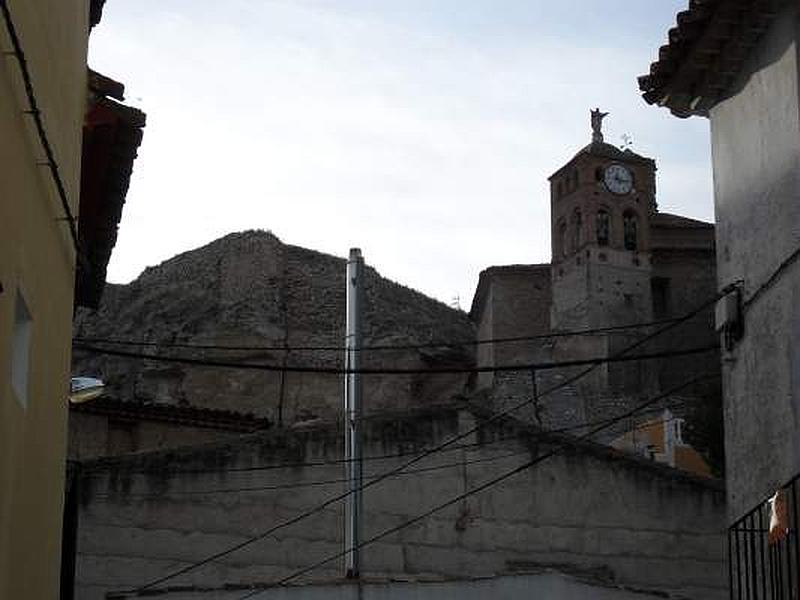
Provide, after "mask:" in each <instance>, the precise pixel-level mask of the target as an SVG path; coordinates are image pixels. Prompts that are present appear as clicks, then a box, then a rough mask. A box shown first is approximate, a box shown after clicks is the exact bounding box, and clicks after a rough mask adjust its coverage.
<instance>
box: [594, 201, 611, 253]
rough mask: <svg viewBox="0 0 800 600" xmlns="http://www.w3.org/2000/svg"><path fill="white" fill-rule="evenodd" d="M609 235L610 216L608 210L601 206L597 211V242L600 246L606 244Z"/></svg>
mask: <svg viewBox="0 0 800 600" xmlns="http://www.w3.org/2000/svg"><path fill="white" fill-rule="evenodd" d="M610 236H611V218H610V217H609V214H608V211H607V210H605V209H604V208H601V209H600V210H598V211H597V243H598V244H599V245H601V246H608V240H609V237H610Z"/></svg>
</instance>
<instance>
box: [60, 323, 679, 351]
mask: <svg viewBox="0 0 800 600" xmlns="http://www.w3.org/2000/svg"><path fill="white" fill-rule="evenodd" d="M676 320H678V318H673V319H662V320H658V321H647V322H642V323H631V324H630V325H617V326H614V327H595V328H592V329H578V330H572V331H551V332H548V333H540V334H535V335H521V336H512V337H499V338H490V339H469V340H450V341H447V340H441V341H432V342H423V343H419V344H366V345H362V346H361V347H359V348H356V350H362V351H363V350H371V351H386V350H421V349H425V348H452V347H454V346H482V345H485V344H509V343H515V342H528V341H535V340H547V339H555V338H563V337H575V336H582V335H597V334H602V333H612V332H615V331H627V330H631V329H645V328H647V327H655V326H658V325H667V324H669V323H672V322H673V321H676ZM73 342H76V343H80V344H89V345H94V344H103V345H111V346H139V347H142V348H181V349H186V350H219V351H235V352H272V351H282V352H302V351H320V352H322V351H327V352H339V351H341V352H344V350H345V346H344V345H341V346H316V345H309V346H288V345H285V344H282V345H268V346H261V345H235V344H234V345H229V344H200V343H191V342H154V341H147V340H121V339H108V338H98V337H82V336H76V337H74V338H73Z"/></svg>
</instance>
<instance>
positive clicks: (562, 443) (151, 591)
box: [108, 375, 717, 600]
mask: <svg viewBox="0 0 800 600" xmlns="http://www.w3.org/2000/svg"><path fill="white" fill-rule="evenodd" d="M712 377H713V378H716V377H717V376H716V375H715V376H711V377H709V376H701V377H696V378H693V379H691V380H689V381H686V382H684V383H682V384H680V385H677V386H675V387H673V388H671V389H670V390H668V391H666V392H663V393H660V394H657V395H656V396H654V397H652V398H650V399H648V400H646V401H644V402H642V403H640V404H638V405H637V406H636V407H634V408H632V409H631V410H628V411H626V412H624V413H622V414H619V415H617V416H615V417H613V418H610V419H607V420H606V421H605V422H603V423H601V424H599V425H597V426H596V427H594V428H592V429H591V430H590V431H588V432H586V433H585V434H583V435H580V436H577V437H576V438H573V439H572V440H569V441H567V440H558V439H554V440H553V444H554V445H556V446H557V447H556V448H554V449H553V450H550V451H548V452H546V453H544V454H540V455H537V456H535V457H533V458H532V459H531V460H529V461H526V462H525V463H523V464H521V465H518V466H517V467H514V468H513V469H511V470H509V471H506V472H505V473H503V474H501V475H499V476H497V477H495V478H493V479H491V480H489V481H487V482H485V483H483V484H480V485H478V486H476V487H473V488H471V489H469V490H467V491H466V492H464V493H462V494H459V495H457V496H456V497H454V498H451V499H449V500H447V501H445V502H442V503H440V504H438V505H436V506H434V507H433V508H431V509H429V510H427V511H425V512H423V513H421V514H419V515H417V516H415V517H413V518H411V519H409V520H407V521H404V522H403V523H401V524H399V525H396V526H394V527H390V528H389V529H386V530H384V531H382V532H381V533H379V534H377V535H374V536H372V537H371V538H368V539H366V540H364V541H362V542H361V543H360V544H359V546H360V547H361V548H363V547H365V546H368V545H370V544H373V543H375V542H377V541H379V540H381V539H383V538H385V537H387V536H389V535H392V534H394V533H397V532H399V531H401V530H403V529H406V528H408V527H411V526H412V525H415V524H417V523H419V522H420V521H423V520H424V519H427V518H428V517H430V516H432V515H434V514H435V513H437V512H439V511H441V510H443V509H445V508H447V507H449V506H453V505H454V504H457V503H459V502H461V501H463V500H465V499H466V498H469V497H470V496H473V495H475V494H477V493H480V492H482V491H485V490H487V489H489V488H491V487H494V486H495V485H498V484H499V483H502V482H503V481H505V480H507V479H509V478H511V477H513V476H514V475H517V474H519V473H522V472H523V471H525V470H527V469H530V468H532V467H534V466H535V465H537V464H539V463H541V462H543V461H545V460H547V459H548V458H551V457H552V456H555V455H556V454H558V453H559V452H561V450H562V448H564V447H567V446H569V445H571V444H572V443H574V440H577V441H582V440H586V439H589V438H591V437H592V436H593V435H596V434H597V433H599V432H600V431H603V430H604V429H607V428H609V427H611V426H612V425H614V424H616V423H619V422H621V421H624V420H625V419H628V418H630V417H632V416H633V415H635V414H637V413H639V412H642V411H644V410H645V409H647V408H648V407H650V406H652V405H654V404H656V403H658V402H660V401H661V400H663V399H665V398H667V397H669V396H671V395H673V394H676V393H678V392H679V391H681V390H683V389H685V388H687V387H689V386H692V385H694V384H697V383H700V382H702V381H704V380H706V379H711V378H712ZM526 454H527V452H526ZM372 483H373V481H370V482H368V483H367V484H364V486H362V487H364V488H366V487H368V486H370V485H371V484H372ZM320 510H321V509H320V508H319V507H316V508H314V509H311V510H308V511H306V512H304V513H302V514H301V515H298V516H297V517H294V518H293V519H291V521H292V522H298V521H300V520H302V519H304V518H307V517H310V516H312V515H314V514H316V513H318V512H320ZM274 529H275V528H273V530H274ZM263 537H264V536H261V535H260V536H258V539H262V538H263ZM251 540H252V538H251ZM248 543H249V542H248V541H245V542H242V543H240V544H237V545H236V546H235V547H233V548H230V549H228V550H226V551H224V552H221V553H218V554H217V555H215V558H214V559H211V558H209V559H205V560H203V561H198V562H197V563H194V564H193V565H189V566H188V567H184V568H183V569H181V570H179V571H176V572H175V573H173V574H171V575H169V576H166V577H162V578H160V579H158V580H156V581H154V582H152V583H150V584H148V585H146V586H142V587H140V588H138V589H135V590H130V591H121V592H112V593H109V594H108V597H109V598H116V599H121V598H128V597H131V596H142V595H147V596H155V595H160V594H169V593H170V592H171V591H172V590H169V589H159V588H154V586H155V585H158V584H159V583H163V582H164V581H167V580H169V579H172V578H173V577H176V576H178V575H180V574H183V573H186V572H188V571H190V570H193V569H195V568H197V567H199V566H202V565H204V564H207V563H208V562H210V561H211V560H215V559H216V558H221V557H222V556H225V555H227V554H230V553H232V552H234V551H235V550H238V549H240V548H242V547H244V546H245V545H248ZM349 551H350V550H343V551H340V552H336V553H334V554H331V555H329V556H327V557H326V558H324V559H322V560H319V561H317V562H315V563H313V564H312V565H310V566H308V567H303V568H302V569H299V570H296V571H294V572H292V573H291V574H289V575H287V576H285V577H283V578H281V579H280V580H278V581H275V582H274V583H272V584H270V585H267V586H259V587H258V588H256V589H251V590H249V591H248V592H247V593H246V594H245V595H243V596H241V597H239V598H238V599H237V600H245V599H246V598H250V597H252V596H254V595H256V594H259V593H261V592H263V591H265V590H266V589H270V588H275V587H279V586H282V585H286V584H287V583H289V582H291V581H293V580H294V579H297V578H298V577H300V576H302V575H305V574H306V573H310V572H311V571H314V570H316V569H318V568H320V567H322V566H324V565H326V564H328V563H329V562H332V561H334V560H336V559H339V558H342V557H343V556H345V555H346V554H347V553H348V552H349ZM232 587H233V586H231V585H226V586H225V587H224V588H222V587H221V588H219V589H226V590H231V589H232Z"/></svg>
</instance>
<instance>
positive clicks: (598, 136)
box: [590, 108, 610, 143]
mask: <svg viewBox="0 0 800 600" xmlns="http://www.w3.org/2000/svg"><path fill="white" fill-rule="evenodd" d="M590 114H591V115H592V142H598V143H602V141H603V119H605V118H606V117H607V116H608V115H609V114H610V113H607V112H600V109H599V108H595V109H594V110H593V111H591V113H590Z"/></svg>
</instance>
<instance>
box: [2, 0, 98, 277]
mask: <svg viewBox="0 0 800 600" xmlns="http://www.w3.org/2000/svg"><path fill="white" fill-rule="evenodd" d="M0 11H2V12H3V20H4V21H5V26H6V31H7V32H8V37H9V39H10V40H11V47H12V48H13V51H12V52H11V53H10V54H12V55H13V56H14V58H16V59H17V64H18V65H19V70H20V74H21V75H22V83H23V86H24V87H25V95H26V96H27V99H28V110H26V111H25V114H28V115H30V116H31V117H32V118H33V122H34V125H35V126H36V133H37V134H38V136H39V143H40V144H41V145H42V150H44V154H45V159H46V160H45V161H44V163H42V164H43V165H44V166H47V167H48V169H49V170H50V175H51V176H52V178H53V182H54V183H55V186H56V191H57V193H58V198H59V200H60V201H61V208H62V210H63V211H64V218H63V219H62V220H63V221H66V223H67V225H68V227H69V233H70V237H71V238H72V244H73V246H74V248H75V255H76V260H77V261H80V262H82V263H83V266H84V267H85V266H86V264H85V257H84V256H83V254H82V253H81V251H80V242H79V240H78V228H77V225H76V219H75V216H74V215H73V214H72V209H71V208H70V205H69V199H68V198H67V190H66V187H65V186H64V181H63V180H62V179H61V173H60V172H59V170H58V163H57V162H56V157H55V154H54V152H53V147H52V146H51V145H50V140H49V138H48V137H47V131H46V130H45V127H44V122H43V121H42V112H41V109H40V108H39V104H38V102H37V101H36V93H35V92H34V89H33V81H32V80H31V73H30V70H29V69H28V61H27V58H26V57H25V52H24V50H23V49H22V43H21V42H20V39H19V34H18V33H17V28H16V26H15V25H14V19H13V18H12V16H11V11H10V9H9V8H8V2H7V1H6V0H0Z"/></svg>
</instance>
